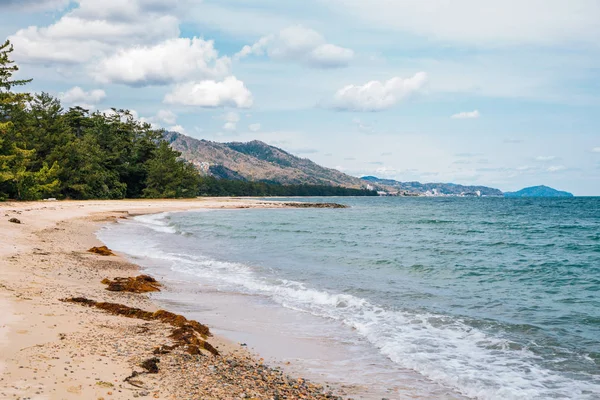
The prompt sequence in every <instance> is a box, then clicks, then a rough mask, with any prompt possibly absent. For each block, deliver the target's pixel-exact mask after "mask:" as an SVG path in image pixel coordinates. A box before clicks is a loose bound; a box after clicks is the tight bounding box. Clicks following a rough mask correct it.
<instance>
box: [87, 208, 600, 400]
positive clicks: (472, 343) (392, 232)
mask: <svg viewBox="0 0 600 400" xmlns="http://www.w3.org/2000/svg"><path fill="white" fill-rule="evenodd" d="M289 200H290V199H285V201H289ZM297 200H299V201H314V202H324V201H325V202H327V201H330V202H337V203H342V204H346V205H348V206H350V207H349V208H346V209H239V210H238V209H236V210H209V211H206V210H203V211H190V212H177V213H161V214H154V215H143V216H138V217H135V218H132V219H129V220H122V221H120V222H119V223H117V224H110V225H107V226H105V227H103V228H102V229H101V230H100V231H99V232H98V237H99V238H100V239H101V240H102V241H103V242H105V243H106V244H107V245H108V246H109V247H110V248H112V249H115V250H117V251H119V252H122V253H124V254H125V255H127V256H128V257H129V258H131V260H132V261H134V262H136V263H138V264H140V265H141V266H142V267H143V268H144V269H145V270H146V271H147V272H148V273H151V274H153V275H155V276H157V277H159V278H160V279H162V280H164V281H165V282H166V284H167V290H165V291H163V292H161V293H160V294H157V295H156V297H155V298H156V300H157V301H158V302H159V303H162V304H163V305H164V306H165V307H169V309H171V310H175V311H179V312H182V313H184V314H185V315H186V316H189V317H192V318H194V319H197V320H198V321H200V322H203V323H208V324H209V325H210V326H211V329H213V331H215V332H217V333H218V334H221V335H224V336H225V337H228V338H229V339H231V340H233V341H234V342H235V343H239V344H240V346H247V347H248V348H249V349H251V350H253V351H256V352H258V353H259V354H260V355H261V356H263V357H265V358H266V359H267V361H269V362H271V363H273V364H275V365H283V366H284V367H285V366H286V365H289V368H290V369H294V368H295V369H297V370H298V373H301V374H302V375H303V376H307V377H309V378H310V379H313V380H316V381H320V382H327V383H328V384H331V385H333V386H334V387H335V386H337V387H341V388H345V390H348V391H349V392H350V393H352V391H354V392H355V395H354V398H355V399H358V398H364V399H367V398H373V399H382V398H387V399H404V398H427V399H430V398H439V399H586V400H591V399H600V198H578V197H576V198H565V199H562V198H553V199H544V198H536V199H533V198H531V199H528V198H520V199H519V198H517V199H505V198H491V197H490V198H405V197H375V198H372V197H366V198H353V197H338V198H302V199H297Z"/></svg>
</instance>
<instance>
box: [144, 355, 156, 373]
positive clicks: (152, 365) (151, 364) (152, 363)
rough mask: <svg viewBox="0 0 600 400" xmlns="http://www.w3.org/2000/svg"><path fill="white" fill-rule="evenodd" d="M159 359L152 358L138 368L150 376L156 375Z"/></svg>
mask: <svg viewBox="0 0 600 400" xmlns="http://www.w3.org/2000/svg"><path fill="white" fill-rule="evenodd" d="M159 362H160V359H159V358H157V357H152V358H149V359H147V360H145V361H144V362H142V363H141V364H140V367H142V368H144V369H145V370H146V371H148V373H150V374H158V363H159Z"/></svg>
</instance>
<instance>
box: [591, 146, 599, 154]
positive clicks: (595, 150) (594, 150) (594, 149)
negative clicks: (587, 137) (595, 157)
mask: <svg viewBox="0 0 600 400" xmlns="http://www.w3.org/2000/svg"><path fill="white" fill-rule="evenodd" d="M592 153H600V147H594V148H593V149H592Z"/></svg>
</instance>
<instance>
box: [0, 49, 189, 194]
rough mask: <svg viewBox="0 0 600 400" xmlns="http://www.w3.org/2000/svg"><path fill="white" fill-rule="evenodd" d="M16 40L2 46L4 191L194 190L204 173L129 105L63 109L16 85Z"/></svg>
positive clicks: (0, 188) (0, 167)
mask: <svg viewBox="0 0 600 400" xmlns="http://www.w3.org/2000/svg"><path fill="white" fill-rule="evenodd" d="M12 51H13V47H12V45H11V44H10V43H9V42H8V41H7V42H5V43H4V44H3V45H1V46H0V198H14V199H18V200H37V199H41V198H44V197H58V198H71V199H121V198H125V197H129V198H139V197H193V196H196V194H197V190H198V173H197V172H196V171H195V169H194V168H192V167H191V166H190V165H188V164H186V163H185V162H183V161H181V160H178V157H179V153H177V152H175V151H172V150H171V149H170V148H169V146H168V144H167V143H166V142H164V141H163V140H162V133H161V131H159V130H155V129H152V127H151V126H150V125H149V124H146V123H141V122H139V121H137V120H136V119H135V118H134V117H133V116H132V114H131V113H130V112H129V111H126V110H115V109H113V110H112V111H111V112H108V113H100V112H94V113H90V112H89V111H88V110H86V109H83V108H81V107H72V108H70V109H69V110H66V111H65V110H64V109H63V108H62V106H61V104H60V101H59V100H58V99H56V98H54V97H52V96H51V95H49V94H47V93H40V94H36V95H33V96H32V95H29V94H27V93H15V92H14V91H13V88H14V87H16V86H22V85H25V84H27V83H28V82H30V80H15V79H13V74H14V73H15V72H16V71H18V67H17V66H16V65H14V63H13V61H12V60H11V59H10V53H11V52H12Z"/></svg>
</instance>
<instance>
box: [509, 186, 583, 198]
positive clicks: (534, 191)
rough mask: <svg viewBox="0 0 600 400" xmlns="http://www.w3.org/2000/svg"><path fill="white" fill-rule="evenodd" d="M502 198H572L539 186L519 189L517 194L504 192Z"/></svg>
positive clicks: (569, 195) (571, 195)
mask: <svg viewBox="0 0 600 400" xmlns="http://www.w3.org/2000/svg"><path fill="white" fill-rule="evenodd" d="M504 197H573V194H572V193H569V192H562V191H560V190H556V189H553V188H551V187H548V186H544V185H541V186H532V187H528V188H525V189H521V190H519V191H517V192H506V193H504Z"/></svg>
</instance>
